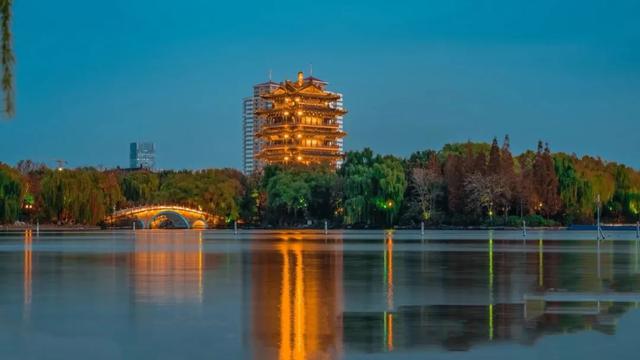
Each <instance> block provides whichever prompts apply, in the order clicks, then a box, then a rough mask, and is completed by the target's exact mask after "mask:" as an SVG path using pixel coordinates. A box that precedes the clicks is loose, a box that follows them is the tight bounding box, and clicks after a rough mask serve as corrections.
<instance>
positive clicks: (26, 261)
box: [22, 229, 33, 318]
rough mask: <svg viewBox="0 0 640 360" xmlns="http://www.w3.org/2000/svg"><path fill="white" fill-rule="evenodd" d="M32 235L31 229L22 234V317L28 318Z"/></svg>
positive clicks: (31, 275)
mask: <svg viewBox="0 0 640 360" xmlns="http://www.w3.org/2000/svg"><path fill="white" fill-rule="evenodd" d="M32 245H33V234H32V232H31V229H27V230H25V232H24V254H23V268H22V272H23V276H24V278H23V301H24V316H25V318H28V317H29V315H30V309H31V297H32V288H33V284H32V281H33V249H32Z"/></svg>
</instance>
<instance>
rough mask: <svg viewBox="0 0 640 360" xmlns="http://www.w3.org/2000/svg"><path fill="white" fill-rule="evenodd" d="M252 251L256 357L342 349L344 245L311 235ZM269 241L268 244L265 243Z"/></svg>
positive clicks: (323, 355)
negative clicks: (342, 247)
mask: <svg viewBox="0 0 640 360" xmlns="http://www.w3.org/2000/svg"><path fill="white" fill-rule="evenodd" d="M258 243H259V241H256V242H254V244H255V245H254V246H255V247H256V248H254V249H253V250H252V251H251V255H250V256H251V270H250V276H251V286H250V287H251V288H250V290H249V291H250V295H249V297H248V298H247V300H249V304H248V306H249V308H250V309H248V311H250V320H249V322H250V334H249V341H250V342H251V348H252V351H253V352H254V354H253V355H254V358H260V359H283V360H286V359H334V358H336V357H339V356H340V354H341V353H342V337H343V336H342V291H343V290H342V276H343V275H342V250H341V243H340V242H337V243H335V242H333V243H329V244H326V243H325V242H324V240H320V239H318V237H315V238H314V237H313V236H310V235H308V234H297V235H293V236H288V235H282V236H280V237H279V238H278V239H277V242H276V243H271V245H270V246H268V247H267V248H266V249H265V248H260V246H261V245H260V244H258ZM262 246H264V245H262Z"/></svg>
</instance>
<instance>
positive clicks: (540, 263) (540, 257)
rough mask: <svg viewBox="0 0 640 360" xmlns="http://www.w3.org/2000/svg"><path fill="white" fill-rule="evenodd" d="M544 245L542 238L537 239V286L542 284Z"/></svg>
mask: <svg viewBox="0 0 640 360" xmlns="http://www.w3.org/2000/svg"><path fill="white" fill-rule="evenodd" d="M543 254H544V245H543V242H542V238H540V240H538V286H540V287H543V286H544V258H543Z"/></svg>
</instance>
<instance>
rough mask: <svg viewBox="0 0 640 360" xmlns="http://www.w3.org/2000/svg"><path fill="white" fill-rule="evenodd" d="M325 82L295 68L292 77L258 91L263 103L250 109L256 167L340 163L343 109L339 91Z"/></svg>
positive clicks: (344, 111)
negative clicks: (331, 88)
mask: <svg viewBox="0 0 640 360" xmlns="http://www.w3.org/2000/svg"><path fill="white" fill-rule="evenodd" d="M272 84H273V83H272ZM326 85H327V82H325V81H323V80H320V79H317V78H314V77H307V78H305V77H304V74H303V73H302V72H299V73H298V78H297V80H296V81H288V80H287V81H284V82H282V83H281V84H276V86H275V88H273V89H272V90H271V91H270V92H268V93H266V94H263V95H261V98H262V99H263V100H266V104H264V105H263V106H262V107H261V108H259V109H255V108H254V109H253V114H254V129H253V130H254V133H255V138H256V141H255V142H254V144H255V145H254V148H253V150H254V152H253V155H254V163H256V164H258V165H257V168H259V167H260V166H261V165H262V164H289V163H297V164H305V165H309V164H318V163H320V164H329V165H331V166H339V165H340V164H341V163H342V160H343V156H344V153H343V144H344V143H343V141H342V138H343V137H344V136H345V135H346V134H345V132H344V131H343V116H344V114H346V113H347V111H346V110H345V109H344V107H343V103H342V94H339V93H334V92H330V91H327V90H326V89H325V88H326ZM272 86H273V85H272ZM256 119H257V121H255V120H256Z"/></svg>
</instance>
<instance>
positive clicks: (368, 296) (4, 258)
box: [0, 230, 640, 359]
mask: <svg viewBox="0 0 640 360" xmlns="http://www.w3.org/2000/svg"><path fill="white" fill-rule="evenodd" d="M1 236H7V235H0V240H4V239H6V237H5V238H1ZM482 236H483V237H482V238H480V239H474V240H472V239H466V240H465V239H462V240H454V241H449V240H438V239H437V237H435V236H430V238H429V241H428V242H426V241H425V242H423V241H422V239H421V238H419V237H416V238H411V237H409V236H408V235H407V233H406V232H402V231H396V232H382V231H379V232H375V233H374V232H368V233H365V232H345V233H342V232H334V233H330V234H328V235H327V236H325V235H324V234H321V233H313V232H305V231H300V232H289V233H286V232H255V233H245V234H242V233H241V234H240V235H238V236H235V235H232V233H231V232H223V231H222V232H221V231H162V230H159V231H155V230H154V231H137V232H135V233H134V232H116V233H87V234H76V233H74V234H68V233H67V234H62V235H55V236H54V235H47V234H45V235H42V234H40V236H38V237H37V238H34V237H33V236H32V234H31V232H30V231H25V232H24V233H23V232H20V233H19V234H18V233H16V234H14V235H13V238H11V241H4V242H0V305H2V307H3V309H7V310H6V311H4V312H2V315H3V316H4V317H3V321H2V322H0V348H2V349H3V351H5V348H7V346H9V345H11V346H13V349H14V350H15V349H17V348H19V347H21V346H23V345H21V344H22V343H20V342H15V341H13V340H15V338H10V337H8V336H7V334H12V335H11V336H14V337H19V338H20V339H21V340H22V341H23V342H24V343H25V344H26V343H27V342H28V341H26V340H24V339H32V338H37V336H36V337H34V336H33V334H34V333H35V332H36V331H43V332H45V333H50V334H53V335H52V336H55V338H56V339H58V338H60V337H62V338H66V339H68V340H69V343H75V341H76V340H77V336H78V335H77V334H79V333H80V334H90V335H91V336H94V337H95V338H99V337H102V338H108V339H109V342H108V344H112V343H113V344H115V345H114V346H116V347H117V348H118V351H121V353H122V354H125V355H128V356H125V357H126V358H139V357H141V356H139V355H141V354H144V355H148V351H155V352H154V353H153V354H151V355H157V356H151V357H155V358H159V357H162V356H164V355H166V356H165V357H168V358H180V355H181V354H182V355H183V357H202V356H205V355H211V354H215V355H219V357H224V358H246V357H249V358H256V359H333V358H348V357H350V356H351V355H354V354H357V355H360V354H359V353H361V352H365V353H381V355H383V356H388V357H394V356H395V355H398V354H399V355H401V356H402V355H406V354H403V352H406V351H415V352H421V353H422V354H421V355H428V354H429V353H431V352H434V351H442V350H445V351H474V350H475V349H476V348H477V347H480V346H482V347H483V349H482V350H481V351H489V352H490V351H491V349H498V348H499V347H500V345H501V344H509V345H513V344H520V345H523V346H521V347H518V346H510V349H512V350H513V351H514V354H516V355H517V354H522V353H525V352H527V351H533V352H536V351H539V350H540V349H541V348H540V347H537V346H539V343H538V340H539V339H541V338H542V337H544V336H547V335H549V334H564V333H576V334H578V335H577V336H584V334H586V333H587V332H589V331H595V332H599V333H602V334H607V335H611V336H607V337H592V336H590V337H589V339H590V340H591V341H600V342H601V343H603V344H609V343H610V342H614V343H615V342H616V341H620V340H619V339H620V337H619V335H620V334H621V333H623V334H625V335H626V336H628V334H629V329H630V328H638V326H640V322H639V321H640V320H639V319H640V318H638V317H637V313H636V311H637V310H636V309H637V308H638V301H640V271H639V262H640V251H639V250H640V242H638V241H620V240H618V241H609V240H607V241H602V242H601V243H600V244H598V243H596V242H594V241H559V240H546V239H547V237H546V236H547V235H545V236H544V237H531V238H529V239H528V240H526V241H522V239H521V238H518V240H515V241H509V240H504V238H505V236H504V235H503V234H501V233H500V232H495V233H494V232H488V233H487V232H485V233H483V234H482ZM556 236H557V237H556V238H559V235H557V234H556ZM159 305H160V306H159ZM96 309H100V311H96ZM629 313H633V315H630V314H629ZM623 316H624V317H625V321H628V322H629V323H628V324H630V325H631V326H629V325H627V326H626V327H620V326H619V325H618V324H619V323H621V322H620V319H621V318H622V317H623ZM97 323H99V324H101V326H99V327H96V325H95V324H97ZM21 325H23V326H21ZM15 329H20V331H22V332H19V333H15ZM625 331H626V333H625ZM14 333H15V334H16V335H13V334H14ZM149 333H153V334H154V335H153V336H146V334H149ZM3 334H4V335H3ZM140 334H145V336H142V335H140ZM634 335H635V334H634ZM3 336H4V338H3ZM87 336H89V335H87ZM558 338H561V337H558ZM558 338H554V339H553V340H552V341H558ZM7 339H9V340H7ZM3 341H4V342H3ZM83 341H84V340H83ZM8 344H9V345H8ZM13 344H17V345H13ZM48 345H49V343H47V342H45V343H44V345H42V348H44V347H46V346H48ZM105 346H106V345H105ZM109 346H110V345H109ZM67 347H68V346H67ZM25 348H26V346H25ZM65 348H66V347H65ZM71 348H72V347H71ZM107 348H108V346H107ZM220 348H223V349H225V350H224V351H223V352H221V353H220V354H217V353H215V351H217V350H218V349H220ZM149 349H154V350H149ZM487 349H489V350H487ZM172 350H173V351H174V352H171V351H172ZM60 351H62V350H60ZM23 353H24V352H23ZM165 353H166V354H165ZM169 353H170V354H171V356H170V355H168V354H169ZM9 354H10V355H13V353H11V352H9ZM36 354H39V353H37V352H36ZM117 354H119V353H117ZM185 354H186V355H185ZM3 355H4V354H3ZM234 355H237V356H234ZM85 357H86V356H85ZM113 357H114V358H117V355H116V356H113ZM9 358H12V357H11V356H9ZM13 358H21V357H20V356H14V357H13Z"/></svg>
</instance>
